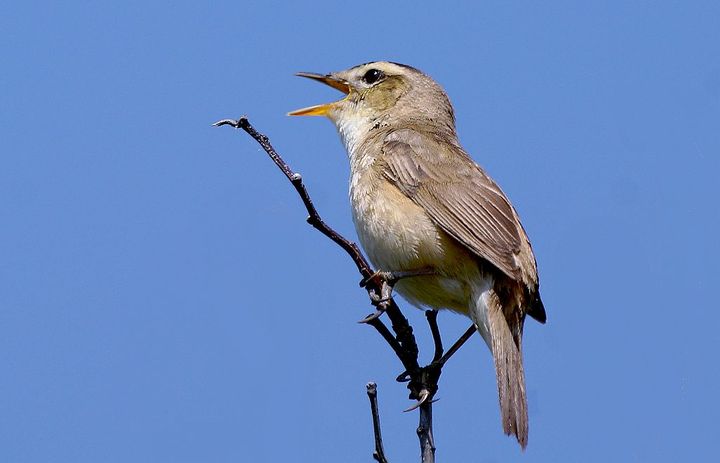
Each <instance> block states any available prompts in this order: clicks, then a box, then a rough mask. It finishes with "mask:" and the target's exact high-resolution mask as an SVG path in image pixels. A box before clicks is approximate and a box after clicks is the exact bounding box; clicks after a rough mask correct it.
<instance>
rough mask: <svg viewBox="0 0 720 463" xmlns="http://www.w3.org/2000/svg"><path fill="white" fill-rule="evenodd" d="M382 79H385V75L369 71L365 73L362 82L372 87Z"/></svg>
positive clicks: (373, 70)
mask: <svg viewBox="0 0 720 463" xmlns="http://www.w3.org/2000/svg"><path fill="white" fill-rule="evenodd" d="M383 77H385V73H383V72H382V71H380V70H378V69H370V70H369V71H368V72H366V73H365V75H364V76H362V80H363V82H365V83H366V84H368V85H372V84H374V83H375V82H377V81H379V80H380V79H382V78H383Z"/></svg>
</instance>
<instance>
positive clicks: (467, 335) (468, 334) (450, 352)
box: [438, 325, 477, 368]
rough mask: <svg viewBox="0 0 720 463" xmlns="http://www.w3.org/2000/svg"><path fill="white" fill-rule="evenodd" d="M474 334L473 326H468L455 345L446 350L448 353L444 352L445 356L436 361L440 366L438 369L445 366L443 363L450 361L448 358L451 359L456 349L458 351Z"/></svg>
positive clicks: (475, 331)
mask: <svg viewBox="0 0 720 463" xmlns="http://www.w3.org/2000/svg"><path fill="white" fill-rule="evenodd" d="M475 333H477V328H476V327H475V325H470V328H468V329H467V330H465V332H464V333H463V334H462V336H460V338H459V339H458V340H457V341H455V344H453V345H452V346H451V347H450V349H448V351H447V352H445V355H443V356H442V357H441V358H440V360H439V361H438V363H439V364H440V367H441V368H442V367H443V366H444V365H445V363H446V362H447V361H448V360H450V357H452V356H453V354H455V352H457V351H458V349H460V348H461V347H462V345H463V344H465V342H466V341H467V340H468V339H470V338H471V337H472V335H473V334H475Z"/></svg>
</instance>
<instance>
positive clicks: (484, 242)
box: [382, 129, 525, 281]
mask: <svg viewBox="0 0 720 463" xmlns="http://www.w3.org/2000/svg"><path fill="white" fill-rule="evenodd" d="M383 152H384V156H383V157H382V162H384V163H386V166H385V168H386V170H385V177H386V178H388V180H390V181H391V182H393V184H394V185H395V186H396V187H397V188H398V189H400V191H401V192H403V194H405V195H406V196H408V197H409V198H410V199H412V200H413V201H414V202H415V203H416V204H418V205H419V206H421V207H422V208H424V209H425V210H426V211H427V212H428V214H429V215H430V217H431V218H432V219H433V220H434V221H435V222H436V223H437V224H438V225H439V226H440V227H441V228H442V229H443V230H445V232H446V233H448V234H449V235H451V236H452V237H454V238H455V239H457V240H458V241H460V242H461V243H462V244H464V245H465V246H467V247H468V248H469V249H470V250H472V251H473V252H475V253H476V254H477V255H478V256H479V257H481V258H483V259H485V260H487V261H489V262H490V263H492V264H493V265H495V266H496V267H497V268H498V269H500V270H501V271H502V272H503V273H505V274H506V275H508V276H509V277H510V278H512V279H514V280H517V281H519V280H520V279H521V275H522V272H521V269H520V268H519V267H518V264H517V262H516V259H515V257H514V256H515V254H517V253H519V252H521V241H520V240H521V239H525V236H524V231H522V227H521V226H520V224H519V222H518V221H517V219H516V218H515V217H516V214H515V213H514V211H513V209H512V206H511V205H510V203H509V201H508V200H507V198H506V197H505V195H504V194H503V193H502V191H501V190H500V188H499V187H498V186H497V185H496V184H495V182H493V181H492V179H490V177H488V176H487V175H486V174H485V173H484V172H483V171H482V169H481V168H480V167H479V166H478V165H477V164H475V163H474V162H473V161H472V160H471V159H470V157H469V156H468V155H467V154H466V153H465V152H464V151H462V149H461V148H460V147H459V146H457V145H456V144H452V143H442V142H441V140H437V139H435V138H434V137H433V136H432V135H426V134H422V133H420V132H417V131H415V130H411V129H402V130H396V131H394V132H391V133H390V134H389V135H388V136H387V137H386V138H385V143H384V145H383ZM458 160H460V161H461V163H460V164H459V167H460V168H459V169H458ZM450 162H452V163H453V167H452V169H448V168H447V165H448V164H449V163H450Z"/></svg>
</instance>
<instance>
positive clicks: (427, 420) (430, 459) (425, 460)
mask: <svg viewBox="0 0 720 463" xmlns="http://www.w3.org/2000/svg"><path fill="white" fill-rule="evenodd" d="M417 435H418V438H419V439H420V456H421V459H420V461H422V463H434V462H435V437H434V436H433V425H432V402H431V401H428V402H425V403H423V404H422V405H420V424H419V425H418V428H417Z"/></svg>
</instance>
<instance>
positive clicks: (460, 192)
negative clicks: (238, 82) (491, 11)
mask: <svg viewBox="0 0 720 463" xmlns="http://www.w3.org/2000/svg"><path fill="white" fill-rule="evenodd" d="M297 75H298V76H300V77H306V78H309V79H313V80H315V81H318V82H321V83H324V84H326V85H328V86H330V87H333V88H334V89H336V90H339V91H340V92H342V93H343V94H344V95H345V96H344V97H343V98H342V99H340V100H339V101H335V102H331V103H326V104H319V105H315V106H310V107H307V108H303V109H298V110H296V111H292V112H290V113H288V114H289V115H292V116H325V117H327V118H329V119H330V120H331V121H332V122H333V123H334V124H335V126H336V128H337V131H338V133H339V135H340V139H341V140H342V143H343V145H344V146H345V149H346V151H347V154H348V157H349V161H350V204H351V209H352V218H353V222H354V225H355V228H356V231H357V235H358V239H359V241H360V244H361V245H362V247H363V249H364V250H365V252H366V254H367V255H368V258H369V259H370V261H371V262H372V263H373V265H375V266H376V268H379V269H382V270H383V271H387V272H402V273H403V274H405V275H406V277H404V278H402V279H400V280H399V281H397V282H396V283H395V286H394V290H395V291H397V292H398V293H399V294H401V295H402V296H403V297H404V298H405V299H406V300H407V301H408V302H410V303H411V304H412V305H414V306H416V307H418V308H431V309H449V310H450V311H454V312H457V313H460V314H463V315H465V316H467V317H469V318H470V319H471V320H472V321H473V323H474V324H475V325H476V327H477V330H478V332H479V333H480V335H481V336H482V338H483V339H484V341H485V343H486V344H487V346H488V347H489V349H490V351H491V353H492V356H493V359H494V365H495V373H496V379H497V388H498V397H499V403H500V415H501V421H502V426H503V430H504V432H505V434H507V435H514V436H515V437H516V439H517V441H518V443H519V444H520V446H521V448H522V449H523V450H524V449H525V447H526V445H527V440H528V410H527V394H526V388H525V374H524V369H523V358H522V336H523V325H524V323H525V317H526V315H529V316H530V317H532V318H534V319H535V320H537V321H538V322H540V323H543V324H544V323H545V322H546V319H547V317H546V313H545V308H544V306H543V303H542V300H541V298H540V292H539V280H538V271H537V263H536V259H535V256H534V254H533V250H532V247H531V245H530V241H529V239H528V236H527V234H526V232H525V230H524V228H523V226H522V224H521V223H520V218H519V216H518V213H517V211H516V210H515V208H514V207H513V206H512V205H511V203H510V201H509V200H508V198H507V196H506V195H505V193H503V191H502V190H501V189H500V187H499V186H498V185H497V183H496V182H495V181H494V180H493V179H492V178H491V177H490V176H489V175H488V174H487V173H486V172H485V170H483V168H482V167H480V166H479V165H478V164H477V163H475V162H474V161H473V159H472V158H471V157H470V155H469V154H468V153H467V152H466V151H465V150H464V149H463V147H462V146H461V145H460V142H459V141H458V135H457V132H456V126H455V113H454V109H453V106H452V104H451V103H450V99H449V98H448V96H447V94H446V92H445V91H444V90H443V88H442V87H441V86H440V85H439V84H438V83H437V82H435V81H434V80H433V79H432V78H431V77H430V76H428V75H427V74H425V73H424V72H422V71H420V70H418V69H416V68H414V67H412V66H408V65H405V64H399V63H395V62H390V61H375V62H369V63H364V64H360V65H357V66H354V67H351V68H349V69H346V70H344V71H339V72H332V73H329V74H317V73H310V72H300V73H297ZM407 275H410V276H407Z"/></svg>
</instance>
